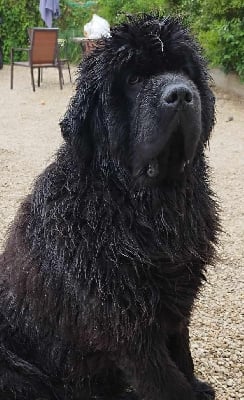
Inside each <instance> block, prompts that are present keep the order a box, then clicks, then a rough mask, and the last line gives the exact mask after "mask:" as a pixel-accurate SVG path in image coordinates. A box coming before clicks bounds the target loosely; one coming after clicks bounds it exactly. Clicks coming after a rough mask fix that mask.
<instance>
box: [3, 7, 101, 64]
mask: <svg viewBox="0 0 244 400" xmlns="http://www.w3.org/2000/svg"><path fill="white" fill-rule="evenodd" d="M70 3H74V4H75V5H76V3H75V0H74V2H72V1H70ZM90 3H91V4H93V3H92V2H90ZM77 5H78V6H77V7H76V6H74V7H73V6H72V4H71V5H69V4H68V3H67V1H66V0H60V8H61V16H60V18H58V19H56V20H55V19H54V20H53V26H57V27H59V29H60V33H59V36H60V37H61V38H65V39H66V42H65V46H64V47H63V49H62V50H61V53H62V54H61V56H62V55H63V56H68V57H69V59H70V60H71V61H73V62H75V61H79V59H80V57H81V49H80V47H79V46H78V45H77V44H75V43H73V42H72V41H71V38H72V37H73V36H82V35H83V26H84V23H86V22H87V21H88V20H89V19H90V18H91V16H92V12H93V11H94V8H93V7H82V6H80V5H79V3H77ZM0 18H1V19H2V21H3V23H2V24H1V25H0V39H1V41H2V43H3V53H4V62H5V63H9V62H10V50H11V47H27V45H28V31H27V30H28V28H30V27H36V26H40V27H44V26H45V24H44V22H43V21H42V19H41V15H40V11H39V1H38V0H18V1H16V0H0ZM65 51H66V53H67V54H64V52H65ZM20 56H21V54H20Z"/></svg>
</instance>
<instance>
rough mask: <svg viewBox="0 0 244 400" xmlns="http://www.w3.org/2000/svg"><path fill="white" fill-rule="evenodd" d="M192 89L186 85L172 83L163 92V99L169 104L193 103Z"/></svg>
mask: <svg viewBox="0 0 244 400" xmlns="http://www.w3.org/2000/svg"><path fill="white" fill-rule="evenodd" d="M192 99H193V96H192V91H191V89H190V88H188V87H187V86H186V85H183V84H178V85H170V86H168V87H167V88H166V90H165V92H164V94H163V101H164V102H165V103H166V104H168V105H169V106H173V107H175V106H178V105H179V104H190V103H192Z"/></svg>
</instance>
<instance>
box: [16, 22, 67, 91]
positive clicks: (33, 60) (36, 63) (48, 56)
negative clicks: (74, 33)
mask: <svg viewBox="0 0 244 400" xmlns="http://www.w3.org/2000/svg"><path fill="white" fill-rule="evenodd" d="M29 35H30V47H29V48H12V49H11V81H10V87H11V89H13V78H14V66H18V67H27V68H30V72H31V83H32V88H33V91H35V82H34V68H37V69H38V86H40V81H41V78H40V75H41V69H42V68H57V70H58V76H59V85H60V89H62V88H63V73H62V66H61V62H60V60H59V56H58V28H32V29H30V30H29ZM20 51H22V52H23V51H24V52H27V53H28V61H15V60H14V57H15V53H16V52H20Z"/></svg>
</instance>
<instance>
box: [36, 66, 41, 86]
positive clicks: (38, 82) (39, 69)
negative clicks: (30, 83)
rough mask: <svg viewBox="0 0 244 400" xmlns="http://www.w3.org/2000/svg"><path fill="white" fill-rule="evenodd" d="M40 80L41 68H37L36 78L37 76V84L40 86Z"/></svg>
mask: <svg viewBox="0 0 244 400" xmlns="http://www.w3.org/2000/svg"><path fill="white" fill-rule="evenodd" d="M40 82H41V68H38V78H37V85H38V87H40Z"/></svg>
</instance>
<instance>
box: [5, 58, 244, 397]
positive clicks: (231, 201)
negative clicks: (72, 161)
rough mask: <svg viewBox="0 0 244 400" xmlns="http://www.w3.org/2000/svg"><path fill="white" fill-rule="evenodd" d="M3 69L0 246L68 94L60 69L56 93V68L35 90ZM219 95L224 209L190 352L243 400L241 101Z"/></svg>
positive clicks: (222, 392)
mask: <svg viewBox="0 0 244 400" xmlns="http://www.w3.org/2000/svg"><path fill="white" fill-rule="evenodd" d="M9 78H10V71H9V67H7V66H4V69H3V70H2V71H0V93H1V96H0V121H1V122H0V123H1V130H0V248H1V246H2V245H3V241H4V238H5V235H6V229H7V226H8V224H9V222H10V221H11V220H12V219H13V216H14V214H15V212H16V208H17V207H18V205H19V203H20V201H21V199H22V198H23V196H24V195H25V194H26V193H27V192H28V190H29V188H30V186H31V182H32V180H33V178H34V177H35V176H36V175H37V174H38V173H40V172H41V171H42V169H43V168H44V167H45V166H46V165H47V164H48V163H50V160H51V158H52V154H53V153H54V151H55V149H57V147H58V146H59V144H60V143H61V137H60V131H59V126H58V121H59V119H60V117H61V116H62V115H63V113H64V111H65V109H66V106H67V104H68V100H69V98H70V95H71V93H72V90H73V88H72V86H71V85H70V84H69V83H68V82H69V81H68V75H67V74H66V71H65V81H66V83H65V86H64V89H63V90H62V91H61V90H60V89H59V84H58V74H57V72H56V71H53V70H47V71H45V72H44V81H43V84H42V87H41V88H37V90H36V92H35V93H33V92H32V89H31V84H30V76H29V72H28V71H27V70H26V69H24V68H20V69H18V68H16V72H15V81H14V90H12V91H10V89H9ZM216 95H217V124H216V127H215V130H214V133H213V137H212V140H211V143H210V149H209V150H208V151H207V152H208V155H209V158H210V163H211V165H212V170H213V173H212V180H213V186H214V187H215V189H216V192H217V194H218V197H219V200H220V205H221V208H222V221H223V234H222V236H221V244H220V247H219V257H220V261H219V263H218V264H217V265H216V267H215V268H212V269H211V271H209V274H208V283H207V284H205V285H204V288H203V290H202V294H201V296H200V299H199V300H198V302H197V304H196V309H195V312H194V315H193V319H192V329H191V336H192V340H191V343H192V352H193V355H194V359H195V368H196V372H197V374H198V375H199V376H200V377H202V378H203V379H206V380H208V381H210V382H211V383H212V384H213V385H214V386H215V388H216V392H217V400H230V399H236V400H244V385H243V383H244V382H243V353H242V349H243V339H244V335H243V332H244V326H243V307H242V301H243V293H244V290H243V286H244V285H243V280H244V276H243V275H244V274H243V264H244V251H243V249H244V245H243V243H244V218H243V215H244V209H243V197H244V196H243V194H244V193H243V176H244V157H243V150H244V149H243V142H244V135H243V132H244V101H241V100H239V99H238V98H233V97H230V96H228V95H226V94H224V93H222V92H216Z"/></svg>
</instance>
